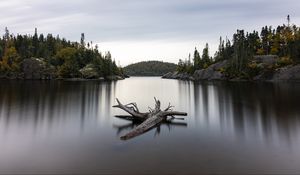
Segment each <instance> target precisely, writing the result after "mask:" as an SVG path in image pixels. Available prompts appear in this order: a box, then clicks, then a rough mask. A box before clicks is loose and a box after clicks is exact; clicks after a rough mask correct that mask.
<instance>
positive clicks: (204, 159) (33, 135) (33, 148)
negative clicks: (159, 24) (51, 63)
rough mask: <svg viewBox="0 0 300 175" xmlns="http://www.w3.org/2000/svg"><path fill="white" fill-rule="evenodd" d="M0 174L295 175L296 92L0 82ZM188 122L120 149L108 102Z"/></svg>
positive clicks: (227, 86) (124, 128) (288, 86)
mask: <svg viewBox="0 0 300 175" xmlns="http://www.w3.org/2000/svg"><path fill="white" fill-rule="evenodd" d="M0 83H1V85H0V109H1V110H0V173H2V174H4V173H14V174H16V173H27V174H32V173H38V174H39V173H48V174H49V173H67V174H72V173H100V174H201V173H203V174H205V173H220V174H223V173H224V174H239V173H248V174H251V173H259V174H262V173H265V174H266V173H271V174H275V173H277V174H293V173H294V174H298V173H299V172H300V166H299V165H300V107H299V104H300V84H299V83H253V82H252V83H249V82H200V83H194V82H189V81H178V80H164V79H160V78H158V77H134V78H129V79H126V80H122V81H116V82H104V81H77V82H76V81H0ZM154 97H156V98H158V99H159V100H160V101H161V103H162V108H165V107H167V106H168V104H169V102H170V103H171V104H172V105H173V106H175V110H177V111H182V112H187V113H188V116H186V117H185V120H174V121H173V123H171V124H163V125H161V126H160V127H157V128H154V129H152V130H150V131H149V132H147V133H145V134H143V135H141V136H138V137H136V138H133V139H131V140H128V141H122V140H120V136H122V135H124V134H125V133H127V132H128V131H130V130H131V129H132V128H133V127H134V124H132V123H130V122H129V121H125V120H121V119H118V118H115V117H114V115H124V114H126V113H124V112H123V111H122V110H120V109H115V108H112V106H113V105H114V104H116V101H115V98H119V99H120V101H121V102H123V103H129V102H136V103H137V104H138V106H139V108H140V110H141V111H148V107H149V106H150V107H153V106H154Z"/></svg>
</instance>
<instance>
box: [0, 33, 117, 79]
mask: <svg viewBox="0 0 300 175" xmlns="http://www.w3.org/2000/svg"><path fill="white" fill-rule="evenodd" d="M28 58H39V59H40V60H41V61H43V62H45V64H46V65H47V66H48V67H52V68H53V69H54V71H55V72H54V73H55V75H56V76H57V77H61V78H80V77H82V75H81V73H80V70H81V69H82V68H84V67H85V66H87V65H90V67H92V68H93V69H95V70H96V71H97V73H98V75H99V76H101V77H107V76H110V75H121V74H122V70H121V69H120V68H118V67H117V65H116V63H115V61H114V60H112V57H111V54H110V52H106V53H105V54H102V53H101V52H100V51H99V50H98V45H95V46H93V43H92V42H87V43H86V41H85V35H84V33H82V34H81V39H80V43H79V42H71V41H70V40H66V39H65V38H60V37H59V36H56V37H55V36H53V35H52V34H48V35H46V36H44V35H43V34H38V32H37V29H35V32H34V34H33V35H20V34H17V35H14V34H11V33H10V32H9V30H8V29H7V28H5V34H4V35H3V36H2V37H0V74H1V77H10V76H12V75H16V74H20V73H22V69H21V66H22V62H23V61H24V60H25V59H28Z"/></svg>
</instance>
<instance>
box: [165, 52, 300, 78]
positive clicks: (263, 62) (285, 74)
mask: <svg viewBox="0 0 300 175" xmlns="http://www.w3.org/2000/svg"><path fill="white" fill-rule="evenodd" d="M277 60H278V57H276V56H257V57H255V64H257V65H258V66H260V67H261V71H260V72H259V73H258V75H256V76H255V77H253V78H252V79H242V78H229V77H228V76H226V74H225V72H224V70H225V69H226V67H227V66H228V64H229V62H228V61H227V60H225V61H221V62H217V63H215V64H212V65H210V66H209V67H208V68H206V69H201V70H196V71H195V72H194V74H192V75H191V74H188V73H179V72H169V73H167V74H165V75H164V76H162V78H165V79H179V80H191V81H202V80H209V81H213V80H216V81H236V80H248V81H271V82H277V81H299V82H300V64H297V65H287V66H283V67H280V68H276V69H271V70H270V69H268V68H269V67H272V66H274V65H275V64H276V62H277Z"/></svg>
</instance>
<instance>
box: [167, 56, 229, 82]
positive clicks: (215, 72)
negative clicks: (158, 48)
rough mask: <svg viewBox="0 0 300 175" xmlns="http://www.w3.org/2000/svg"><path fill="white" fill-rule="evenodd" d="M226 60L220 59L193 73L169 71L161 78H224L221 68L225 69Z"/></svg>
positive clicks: (197, 79)
mask: <svg viewBox="0 0 300 175" xmlns="http://www.w3.org/2000/svg"><path fill="white" fill-rule="evenodd" d="M227 64H228V61H226V60H225V61H221V62H218V63H215V64H213V65H211V66H209V67H208V68H206V69H201V70H197V71H195V73H194V74H193V75H191V74H188V73H179V72H169V73H167V74H165V75H164V76H163V77H162V78H166V79H180V80H196V81H199V80H224V79H225V76H224V74H223V73H222V69H225V67H226V66H227Z"/></svg>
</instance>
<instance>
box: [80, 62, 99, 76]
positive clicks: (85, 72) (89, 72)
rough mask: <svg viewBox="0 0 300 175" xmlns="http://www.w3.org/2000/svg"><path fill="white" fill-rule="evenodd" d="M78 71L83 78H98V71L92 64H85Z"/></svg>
mask: <svg viewBox="0 0 300 175" xmlns="http://www.w3.org/2000/svg"><path fill="white" fill-rule="evenodd" d="M79 72H80V73H81V74H82V76H83V78H85V79H96V78H99V77H100V76H99V73H98V71H97V70H96V68H95V67H94V66H93V65H92V64H88V65H86V66H85V67H84V68H82V69H80V70H79Z"/></svg>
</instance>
